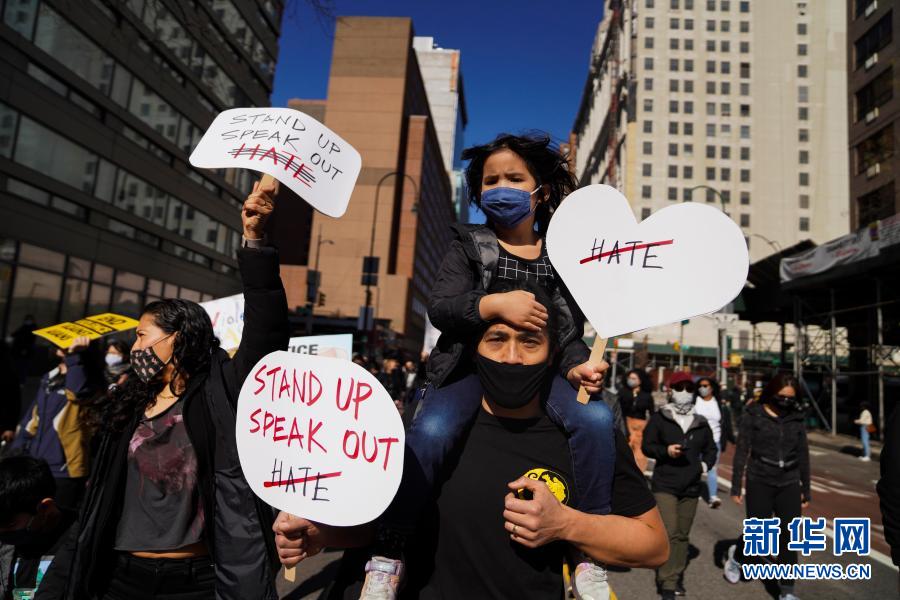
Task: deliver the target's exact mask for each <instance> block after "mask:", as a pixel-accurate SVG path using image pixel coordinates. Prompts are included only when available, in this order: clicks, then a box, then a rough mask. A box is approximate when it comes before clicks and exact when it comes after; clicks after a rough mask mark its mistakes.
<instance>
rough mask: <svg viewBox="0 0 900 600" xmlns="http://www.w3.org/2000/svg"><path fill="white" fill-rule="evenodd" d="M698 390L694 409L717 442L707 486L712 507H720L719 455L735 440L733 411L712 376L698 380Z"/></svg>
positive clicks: (707, 472) (708, 471) (707, 475)
mask: <svg viewBox="0 0 900 600" xmlns="http://www.w3.org/2000/svg"><path fill="white" fill-rule="evenodd" d="M696 388H697V390H696V391H695V392H694V411H695V412H696V413H697V414H698V415H701V416H703V417H706V422H707V423H709V427H710V429H712V433H713V440H714V441H715V442H716V460H715V464H714V465H708V467H709V469H708V470H707V471H706V487H707V491H708V492H709V506H710V508H719V507H720V506H721V505H722V500H721V499H719V496H718V493H719V482H718V477H717V473H716V469H717V468H718V464H719V457H720V456H721V455H722V453H723V452H725V448H726V447H727V446H728V442H732V443H733V442H734V432H733V431H732V428H731V411H730V409H729V408H728V405H727V404H726V403H725V402H722V400H721V399H720V398H719V385H718V384H717V383H716V380H715V379H713V378H712V377H701V378H700V379H698V380H697V386H696Z"/></svg>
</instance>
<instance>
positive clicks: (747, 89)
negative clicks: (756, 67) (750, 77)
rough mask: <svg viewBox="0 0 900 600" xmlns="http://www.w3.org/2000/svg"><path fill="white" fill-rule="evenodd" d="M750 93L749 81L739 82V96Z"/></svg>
mask: <svg viewBox="0 0 900 600" xmlns="http://www.w3.org/2000/svg"><path fill="white" fill-rule="evenodd" d="M749 95H750V84H749V83H741V96H749Z"/></svg>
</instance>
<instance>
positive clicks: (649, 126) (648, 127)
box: [644, 121, 653, 133]
mask: <svg viewBox="0 0 900 600" xmlns="http://www.w3.org/2000/svg"><path fill="white" fill-rule="evenodd" d="M644 133H653V121H644Z"/></svg>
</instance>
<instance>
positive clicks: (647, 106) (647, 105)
mask: <svg viewBox="0 0 900 600" xmlns="http://www.w3.org/2000/svg"><path fill="white" fill-rule="evenodd" d="M644 112H653V98H644Z"/></svg>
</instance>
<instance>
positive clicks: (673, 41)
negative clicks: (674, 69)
mask: <svg viewBox="0 0 900 600" xmlns="http://www.w3.org/2000/svg"><path fill="white" fill-rule="evenodd" d="M679 43H680V40H679V39H678V38H672V39H670V40H669V50H678V45H679Z"/></svg>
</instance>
